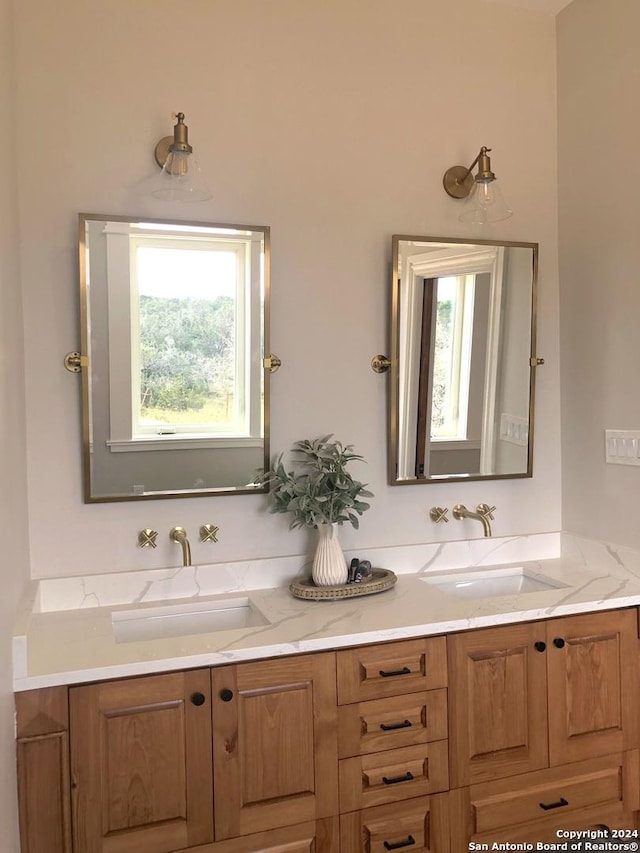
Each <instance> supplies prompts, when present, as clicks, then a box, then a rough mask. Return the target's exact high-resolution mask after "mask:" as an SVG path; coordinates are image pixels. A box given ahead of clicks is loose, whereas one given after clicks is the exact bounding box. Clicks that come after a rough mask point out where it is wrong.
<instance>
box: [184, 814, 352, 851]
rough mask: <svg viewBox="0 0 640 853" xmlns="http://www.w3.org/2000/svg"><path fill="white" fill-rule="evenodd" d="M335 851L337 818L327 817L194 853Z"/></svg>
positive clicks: (245, 837) (337, 843)
mask: <svg viewBox="0 0 640 853" xmlns="http://www.w3.org/2000/svg"><path fill="white" fill-rule="evenodd" d="M339 850H340V842H339V825H338V818H337V817H328V818H323V819H322V820H317V821H315V822H314V821H312V822H310V823H302V824H299V825H297V826H285V827H281V828H280V829H270V830H268V831H267V832H257V833H256V834H255V835H243V836H241V837H240V838H232V839H229V840H228V841H217V842H215V843H214V844H206V845H204V846H203V847H198V849H197V853H338V851H339ZM176 853H191V851H187V850H178V851H176ZM193 853H196V851H193Z"/></svg>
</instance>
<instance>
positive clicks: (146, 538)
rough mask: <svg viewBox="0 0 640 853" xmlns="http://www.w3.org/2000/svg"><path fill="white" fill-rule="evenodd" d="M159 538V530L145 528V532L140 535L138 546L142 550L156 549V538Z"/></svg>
mask: <svg viewBox="0 0 640 853" xmlns="http://www.w3.org/2000/svg"><path fill="white" fill-rule="evenodd" d="M157 536H158V531H157V530H152V529H151V528H150V527H145V529H144V530H141V531H140V533H138V545H139V546H140V547H141V548H155V547H157V546H156V537H157Z"/></svg>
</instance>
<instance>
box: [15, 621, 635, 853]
mask: <svg viewBox="0 0 640 853" xmlns="http://www.w3.org/2000/svg"><path fill="white" fill-rule="evenodd" d="M639 645H640V644H639V642H638V621H637V611H636V609H635V608H629V609H625V610H620V611H604V612H599V613H587V614H583V615H578V616H569V617H566V618H561V619H552V620H548V621H540V622H535V623H524V624H516V625H504V626H501V627H498V628H488V629H479V630H471V631H468V632H465V633H459V634H455V635H451V636H449V637H442V636H441V637H428V638H423V639H417V640H402V641H398V642H391V643H382V644H379V645H372V646H367V647H363V648H353V649H344V650H341V651H338V652H335V653H333V652H321V653H318V654H309V655H294V656H291V657H281V658H276V659H274V660H270V661H257V662H247V663H241V664H233V665H229V666H220V667H214V668H213V669H210V668H202V669H197V670H190V671H185V672H169V673H165V674H161V675H150V676H140V677H135V678H125V679H119V680H114V681H107V682H102V683H96V684H86V685H80V686H74V687H69V688H67V687H55V688H47V689H43V690H33V691H29V692H25V693H20V694H17V695H16V709H17V736H18V741H17V758H18V792H19V811H20V827H21V844H22V848H21V849H22V853H71V851H73V853H188V851H191V850H194V853H196V851H197V853H276V851H277V853H386V851H388V850H402V849H404V848H407V849H411V850H413V851H415V852H416V853H460V851H462V850H466V849H468V845H469V843H470V841H477V842H485V841H486V842H489V841H490V842H492V843H493V842H494V841H498V840H500V841H509V842H518V841H520V842H526V841H531V840H532V839H533V840H535V841H544V840H549V841H551V840H557V839H556V838H555V831H556V830H557V829H558V828H563V829H567V828H575V829H587V828H592V827H595V826H597V825H600V824H605V825H608V826H611V827H612V828H616V829H620V828H629V829H632V828H634V826H635V824H636V821H637V818H638V814H639V812H640V790H639V789H640V749H639V742H638V719H637V711H636V709H637V706H638V677H637V673H636V670H637V662H638V648H639Z"/></svg>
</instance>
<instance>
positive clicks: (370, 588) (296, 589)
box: [289, 569, 398, 601]
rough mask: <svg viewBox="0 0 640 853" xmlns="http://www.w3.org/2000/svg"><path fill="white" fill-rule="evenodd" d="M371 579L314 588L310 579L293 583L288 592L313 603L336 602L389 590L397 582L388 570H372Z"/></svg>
mask: <svg viewBox="0 0 640 853" xmlns="http://www.w3.org/2000/svg"><path fill="white" fill-rule="evenodd" d="M371 574H372V577H371V578H369V579H368V580H364V581H361V582H360V583H343V584H339V585H338V586H316V585H315V584H314V582H313V581H312V580H311V578H304V579H302V580H297V581H293V583H292V584H290V586H289V592H290V593H291V594H292V595H294V596H295V597H296V598H307V599H312V600H315V601H336V600H338V599H340V598H357V597H358V596H361V595H374V594H375V593H377V592H384V591H385V589H391V587H392V586H393V585H394V583H395V582H396V581H397V580H398V578H397V577H396V576H395V574H394V573H393V572H392V571H391V570H390V569H372V571H371Z"/></svg>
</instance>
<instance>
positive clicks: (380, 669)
mask: <svg viewBox="0 0 640 853" xmlns="http://www.w3.org/2000/svg"><path fill="white" fill-rule="evenodd" d="M337 658H338V704H339V705H348V704H350V703H352V702H362V701H366V700H368V699H382V698H384V697H386V696H399V695H401V694H403V693H416V692H418V691H420V690H433V689H435V688H438V687H446V686H447V644H446V640H445V638H444V637H429V638H427V639H422V640H402V641H401V642H398V643H385V644H383V645H380V646H368V647H366V648H361V649H346V650H345V651H342V652H338V656H337Z"/></svg>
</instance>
